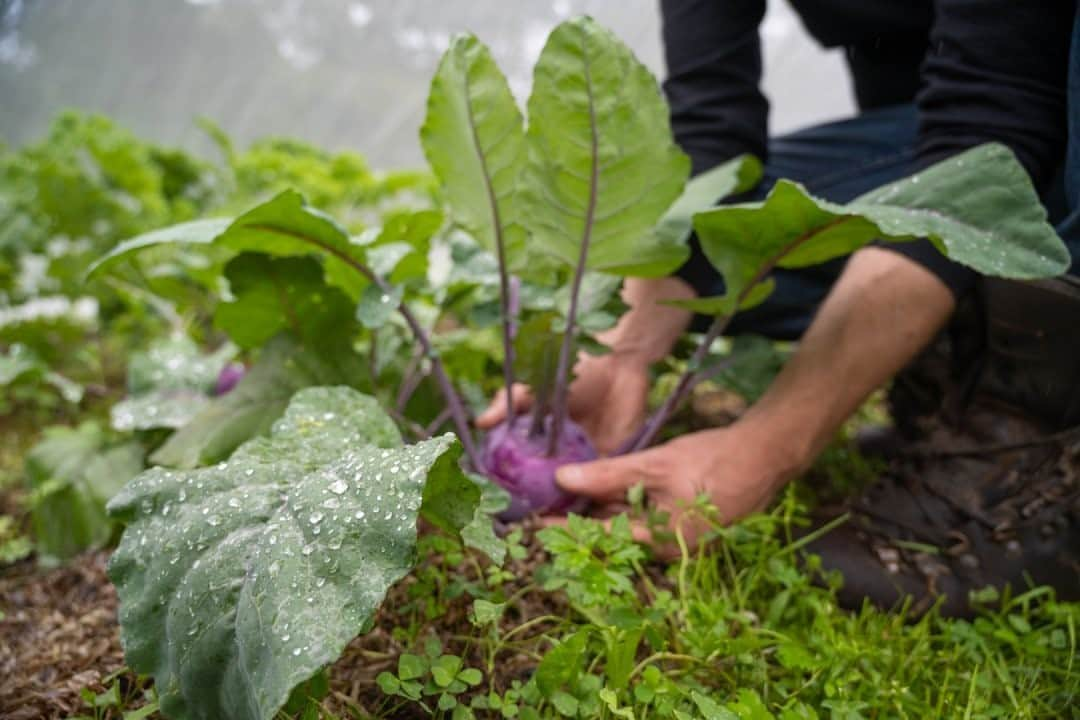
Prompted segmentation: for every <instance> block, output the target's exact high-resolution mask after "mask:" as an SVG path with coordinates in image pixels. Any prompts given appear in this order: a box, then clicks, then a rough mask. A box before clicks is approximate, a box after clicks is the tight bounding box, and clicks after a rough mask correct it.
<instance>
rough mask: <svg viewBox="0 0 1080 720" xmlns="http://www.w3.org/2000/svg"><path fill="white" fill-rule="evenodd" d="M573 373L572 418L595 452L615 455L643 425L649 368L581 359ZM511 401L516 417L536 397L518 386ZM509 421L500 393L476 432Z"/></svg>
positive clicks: (611, 358)
mask: <svg viewBox="0 0 1080 720" xmlns="http://www.w3.org/2000/svg"><path fill="white" fill-rule="evenodd" d="M574 373H575V375H576V376H577V377H576V378H575V379H574V382H573V383H572V384H571V385H570V401H569V406H568V409H569V410H570V417H572V418H573V419H574V421H575V422H577V423H578V424H579V425H581V427H582V428H583V429H584V430H585V432H586V433H587V434H588V435H589V439H590V440H592V443H593V447H595V448H596V450H597V452H599V453H600V454H601V455H607V454H609V453H612V452H614V451H615V450H616V449H617V448H618V447H619V446H620V445H622V444H623V443H624V442H626V441H627V440H629V439H630V438H631V437H632V436H633V435H634V433H636V432H637V430H638V429H639V428H640V427H641V425H642V423H643V422H644V421H645V411H646V403H647V400H648V394H649V373H648V366H647V365H643V364H642V363H641V362H638V361H636V360H634V359H633V358H626V357H622V356H618V355H615V354H609V355H599V356H594V355H584V354H582V355H581V357H580V358H579V360H578V363H577V365H576V366H575V368H574ZM513 400H514V403H513V404H514V411H515V412H518V413H522V412H526V411H527V410H529V408H531V407H532V402H533V398H532V393H531V392H530V390H529V388H528V387H527V386H525V385H521V384H520V383H519V384H517V385H514V390H513ZM505 419H506V390H505V389H502V390H499V392H498V393H497V394H496V395H495V398H494V399H493V400H492V401H491V405H489V406H488V408H487V409H486V410H485V411H484V412H483V413H482V414H481V415H480V416H479V417H477V418H476V426H477V427H478V428H480V429H481V430H488V429H490V428H492V427H494V426H495V425H498V424H499V423H500V422H502V421H503V420H505Z"/></svg>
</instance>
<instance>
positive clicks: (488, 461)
mask: <svg viewBox="0 0 1080 720" xmlns="http://www.w3.org/2000/svg"><path fill="white" fill-rule="evenodd" d="M531 424H532V419H531V418H530V417H528V416H527V415H518V416H517V417H516V418H514V419H513V421H512V422H509V423H507V422H503V423H500V424H499V425H496V426H495V427H494V428H492V429H491V431H490V432H489V433H488V434H487V435H486V436H485V437H484V444H483V447H482V449H481V455H480V459H481V461H482V462H483V463H484V469H485V472H486V474H487V476H488V477H489V478H491V479H492V480H494V481H495V482H496V483H498V484H499V486H500V487H502V488H503V489H505V490H506V491H507V492H509V493H510V507H509V508H508V509H506V510H504V511H503V512H502V513H501V514H500V515H499V519H500V520H503V521H513V520H520V519H521V518H523V517H525V516H526V515H528V514H530V513H533V512H540V513H545V514H565V513H568V512H571V511H573V510H581V509H583V508H584V505H585V501H584V499H583V498H581V497H579V496H577V495H572V494H570V493H568V492H566V491H565V490H563V489H562V488H560V487H559V486H558V484H557V483H556V482H555V471H556V470H557V469H558V468H559V467H561V466H563V465H569V464H571V463H578V462H587V461H589V460H595V459H596V457H597V454H596V450H595V449H594V448H593V446H592V443H591V442H590V441H589V437H588V436H587V435H586V434H585V431H584V430H582V429H581V426H580V425H578V424H577V423H574V422H571V421H570V420H567V421H566V422H565V423H564V424H563V432H562V437H561V438H560V441H559V449H558V452H556V453H555V455H554V456H553V457H548V456H547V444H548V443H547V432H548V431H550V429H551V418H550V417H548V418H547V419H546V420H545V422H544V432H542V433H540V434H538V435H537V436H536V437H529V426H530V425H531Z"/></svg>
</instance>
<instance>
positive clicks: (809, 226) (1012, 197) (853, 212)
mask: <svg viewBox="0 0 1080 720" xmlns="http://www.w3.org/2000/svg"><path fill="white" fill-rule="evenodd" d="M694 228H695V230H696V231H697V234H698V238H699V240H700V242H701V246H702V249H703V250H704V252H705V255H706V257H707V258H708V259H709V261H710V262H711V263H712V264H713V266H714V267H716V269H717V270H719V271H720V273H721V274H722V275H723V277H724V283H725V285H726V293H725V295H724V296H723V297H722V298H704V299H700V300H693V301H688V302H678V303H674V304H677V305H680V306H682V307H688V308H690V309H694V310H696V311H699V312H712V313H714V314H718V315H726V314H730V313H731V312H734V310H735V309H736V306H738V307H740V308H741V307H746V306H747V305H748V304H751V303H753V302H760V301H761V300H762V299H764V295H765V294H767V292H768V290H763V289H761V286H756V283H757V282H759V281H761V280H762V279H764V278H765V276H766V275H767V274H768V272H769V271H770V270H771V269H772V268H773V267H788V268H796V267H805V266H808V265H815V264H818V263H821V262H824V261H826V260H829V259H832V258H835V257H840V256H843V255H847V254H849V253H851V252H853V251H855V250H857V249H858V248H860V247H863V246H864V245H867V244H869V243H871V242H873V241H875V240H884V241H910V240H914V239H916V238H920V237H927V238H929V239H930V240H931V241H932V242H933V243H934V244H935V246H937V247H938V249H940V250H941V251H942V252H944V253H945V254H947V255H948V256H949V257H950V258H951V259H953V260H955V261H957V262H959V263H962V264H965V265H967V266H969V267H971V268H973V269H975V270H977V271H978V272H980V273H982V274H986V275H995V276H1003V277H1012V278H1034V277H1045V276H1050V275H1056V274H1060V273H1062V272H1064V271H1065V269H1066V268H1067V267H1068V263H1069V255H1068V251H1067V250H1066V248H1065V246H1064V244H1063V243H1062V242H1061V240H1060V238H1058V236H1057V235H1056V234H1055V233H1054V230H1053V228H1052V227H1050V225H1049V224H1047V222H1046V213H1045V210H1044V209H1043V207H1042V205H1041V204H1040V202H1039V198H1038V195H1037V194H1036V193H1035V190H1034V188H1033V186H1032V184H1031V180H1030V179H1029V178H1028V176H1027V173H1026V172H1025V171H1024V169H1023V167H1021V166H1020V164H1019V163H1018V162H1017V160H1016V158H1015V157H1014V156H1013V154H1012V152H1011V151H1009V150H1008V149H1006V148H1005V147H1004V146H1001V145H997V144H988V145H981V146H979V147H977V148H974V149H972V150H969V151H967V152H965V153H962V154H960V155H957V156H956V157H953V158H950V159H948V160H945V161H943V162H940V163H938V164H937V165H934V166H932V167H930V168H928V169H927V170H924V171H923V172H921V173H918V174H916V175H913V176H911V177H909V178H906V179H904V180H900V181H898V182H896V183H892V184H890V185H886V186H884V187H882V188H880V189H878V190H875V191H874V192H872V193H869V194H867V195H864V196H862V197H860V198H857V199H856V200H854V201H852V202H850V203H848V204H847V205H838V204H836V203H830V202H827V201H825V200H820V199H818V198H815V197H813V196H811V195H809V194H808V193H807V192H806V190H805V189H804V188H803V187H802V186H801V185H799V184H797V183H793V182H790V181H787V180H780V181H779V182H777V183H776V186H775V187H774V188H773V189H772V191H771V192H770V193H769V195H768V197H767V198H766V199H765V201H764V202H758V203H747V204H742V205H730V206H724V207H719V208H716V209H714V210H709V211H707V212H704V213H699V214H698V215H696V216H695V220H694Z"/></svg>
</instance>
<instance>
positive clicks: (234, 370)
mask: <svg viewBox="0 0 1080 720" xmlns="http://www.w3.org/2000/svg"><path fill="white" fill-rule="evenodd" d="M246 372H247V368H246V367H245V366H244V363H238V362H234V363H229V364H228V365H226V366H225V367H223V368H221V372H219V373H218V376H217V383H216V384H215V385H214V395H224V394H225V393H227V392H229V391H230V390H232V389H233V388H234V387H236V383H238V382H240V381H241V380H242V379H243V377H244V373H246Z"/></svg>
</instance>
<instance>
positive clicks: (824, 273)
mask: <svg viewBox="0 0 1080 720" xmlns="http://www.w3.org/2000/svg"><path fill="white" fill-rule="evenodd" d="M1068 106H1069V145H1068V150H1067V154H1066V158H1065V162H1064V166H1063V170H1062V173H1061V176H1060V177H1059V181H1058V182H1057V184H1056V187H1054V188H1052V189H1051V190H1050V191H1048V192H1047V193H1046V195H1045V197H1044V202H1045V203H1046V205H1047V211H1048V213H1049V215H1050V222H1051V223H1053V224H1054V225H1055V227H1056V228H1057V230H1058V233H1059V234H1060V235H1061V237H1062V239H1063V240H1065V243H1066V244H1067V245H1068V246H1069V250H1070V252H1071V253H1072V256H1073V265H1072V270H1071V272H1072V273H1073V274H1080V14H1078V15H1077V20H1076V24H1075V25H1074V29H1073V44H1072V57H1071V59H1070V67H1069V86H1068ZM916 129H917V116H916V112H915V108H914V107H913V106H911V105H901V106H896V107H891V108H883V109H879V110H872V111H869V112H865V113H862V114H860V115H858V116H856V117H854V118H851V119H848V120H841V121H839V122H832V123H827V124H824V125H817V126H814V127H810V128H807V129H805V130H800V131H798V132H795V133H792V134H790V135H784V136H782V137H778V138H774V139H772V140H770V142H769V159H768V162H767V163H766V164H765V176H764V179H763V181H762V183H761V184H760V185H759V186H758V187H757V188H756V189H755V190H754V191H753V192H752V193H750V194H749V196H748V197H745V198H739V199H740V200H743V199H746V200H749V201H754V200H762V199H764V198H765V195H766V194H768V192H769V190H770V189H771V188H772V186H773V183H775V182H776V181H777V180H778V179H780V178H789V179H791V180H796V181H798V182H800V183H802V184H803V185H804V186H805V187H806V189H807V190H808V191H809V192H810V193H811V194H813V195H816V196H818V197H821V198H825V199H826V200H831V201H833V202H839V203H843V202H848V201H850V200H853V199H855V198H856V197H858V196H859V195H861V194H863V193H865V192H869V191H870V190H873V189H874V188H877V187H879V186H881V185H885V184H886V183H890V182H892V181H894V180H898V179H900V178H902V177H906V176H907V175H910V174H912V173H913V172H914V171H915V167H914V159H915V138H916ZM844 262H845V260H844V259H843V258H841V259H838V260H834V261H832V262H829V263H826V264H824V265H820V266H817V267H812V268H804V269H798V270H784V269H778V270H776V271H775V272H774V274H773V277H774V278H775V280H776V291H775V292H774V293H773V294H772V296H770V298H769V299H768V300H767V301H766V302H765V303H763V304H762V305H759V306H758V307H756V308H753V309H751V310H748V311H746V312H744V313H740V314H739V315H736V316H735V319H734V320H733V322H732V323H731V326H730V327H729V330H728V332H729V333H731V334H739V333H748V332H749V333H757V334H759V335H766V336H768V337H772V338H777V339H787V340H790V339H796V338H798V337H800V336H801V335H802V334H803V332H804V331H805V330H806V328H807V327H809V325H810V322H811V321H812V320H813V317H814V313H815V312H816V311H817V308H818V306H819V305H820V304H821V301H822V300H824V298H825V295H826V294H827V293H828V292H829V288H830V287H831V286H832V284H833V282H834V281H835V280H836V277H837V276H838V275H839V274H840V271H841V270H842V269H843V267H844ZM718 292H723V288H722V286H721V287H720V288H719V289H718Z"/></svg>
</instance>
